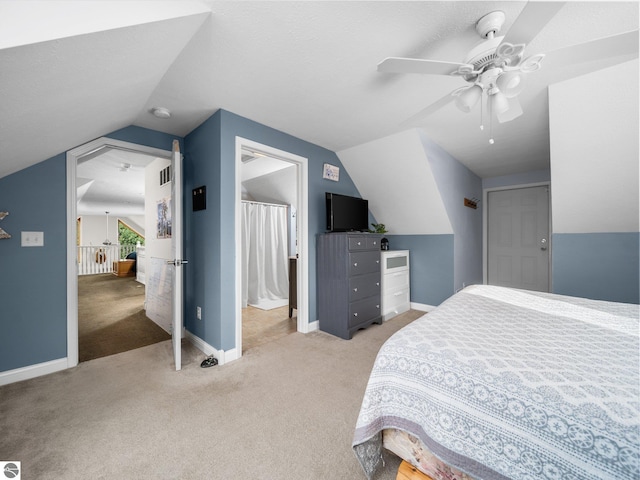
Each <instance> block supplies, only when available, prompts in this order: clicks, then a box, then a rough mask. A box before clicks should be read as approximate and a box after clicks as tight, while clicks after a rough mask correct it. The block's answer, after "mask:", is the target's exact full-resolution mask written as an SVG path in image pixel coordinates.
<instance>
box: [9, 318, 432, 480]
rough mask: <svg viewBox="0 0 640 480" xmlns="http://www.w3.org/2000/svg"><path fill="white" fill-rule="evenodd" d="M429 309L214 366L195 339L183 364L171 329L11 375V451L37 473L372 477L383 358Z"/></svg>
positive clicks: (385, 477)
mask: <svg viewBox="0 0 640 480" xmlns="http://www.w3.org/2000/svg"><path fill="white" fill-rule="evenodd" d="M421 314H422V313H421V312H415V311H410V312H407V313H405V314H403V315H400V316H398V317H396V318H394V319H391V320H389V321H387V322H385V323H384V324H383V325H374V326H371V327H370V328H368V329H366V330H362V331H359V332H357V333H356V334H355V335H354V337H353V339H352V340H342V339H339V338H336V337H333V336H331V335H328V334H325V333H323V332H314V333H310V334H307V335H303V334H300V333H293V334H290V335H287V336H285V337H282V338H280V339H278V340H275V341H272V342H270V343H267V344H264V345H261V346H259V347H256V348H253V349H251V350H249V351H248V352H247V354H246V355H244V356H243V357H242V358H241V359H240V360H237V361H235V362H231V363H229V364H227V365H222V366H220V365H219V366H216V367H211V368H208V369H203V368H200V362H201V361H202V359H203V358H204V355H203V354H202V353H201V352H199V351H197V350H196V349H194V348H193V347H192V346H190V345H189V344H184V346H183V359H184V368H183V370H182V371H181V372H175V371H173V370H172V368H173V360H172V356H171V342H170V341H166V342H161V343H157V344H154V345H150V346H147V347H143V348H140V349H137V350H133V351H130V352H126V353H121V354H118V355H112V356H109V357H104V358H99V359H96V360H91V361H89V362H85V363H82V364H80V365H79V366H78V367H76V368H72V369H69V370H65V371H62V372H58V373H54V374H51V375H47V376H44V377H40V378H36V379H32V380H28V381H25V382H19V383H15V384H12V385H7V386H4V387H0V432H2V434H1V435H0V458H1V459H2V460H4V461H8V460H13V461H21V462H22V468H23V477H22V478H24V479H30V480H31V479H56V480H57V479H67V480H75V479H82V480H84V479H112V478H126V479H213V480H216V479H220V480H223V479H224V480H230V479H252V480H253V479H269V480H276V479H318V480H320V479H322V480H326V479H340V480H344V479H364V478H365V477H364V474H363V473H362V470H361V468H360V465H359V463H358V461H357V459H356V457H355V456H354V454H353V451H352V448H351V441H352V438H353V430H354V426H355V422H356V418H357V415H358V412H359V409H360V403H361V401H362V395H363V393H364V389H365V386H366V382H367V379H368V375H369V372H370V371H371V366H372V364H373V361H374V359H375V355H376V353H377V351H378V349H379V347H380V346H381V345H382V343H383V342H384V341H385V340H386V339H387V338H388V337H389V336H390V335H391V334H392V333H393V332H395V331H396V330H398V329H399V328H401V327H402V326H404V325H406V324H407V323H409V322H410V321H412V320H413V319H415V318H416V317H418V316H420V315H421ZM398 465H399V461H398V459H396V458H390V459H389V460H388V461H387V464H386V468H385V470H384V472H382V474H381V475H380V476H379V477H378V478H379V479H381V480H392V479H394V478H395V475H396V471H397V467H398Z"/></svg>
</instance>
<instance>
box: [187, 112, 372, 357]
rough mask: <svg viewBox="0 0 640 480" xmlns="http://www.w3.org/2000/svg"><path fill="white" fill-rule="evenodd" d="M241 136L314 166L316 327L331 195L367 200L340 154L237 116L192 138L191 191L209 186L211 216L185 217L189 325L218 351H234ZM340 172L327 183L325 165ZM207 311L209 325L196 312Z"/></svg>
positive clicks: (207, 125)
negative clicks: (321, 243) (319, 256)
mask: <svg viewBox="0 0 640 480" xmlns="http://www.w3.org/2000/svg"><path fill="white" fill-rule="evenodd" d="M236 136H239V137H242V138H246V139H248V140H252V141H254V142H258V143H261V144H264V145H268V146H270V147H273V148H277V149H280V150H284V151H286V152H290V153H293V154H296V155H299V156H301V157H305V158H307V159H308V165H309V184H308V193H309V219H308V225H309V232H308V238H309V252H308V254H309V320H310V321H315V320H317V309H316V260H315V259H316V247H315V245H316V236H317V235H318V234H320V233H323V232H324V231H325V218H324V215H325V204H324V193H325V192H326V191H331V192H336V193H342V194H345V195H354V196H360V195H359V194H358V191H357V189H356V188H355V185H354V184H353V182H352V181H351V178H350V177H349V175H348V173H347V172H346V170H345V169H344V168H343V166H342V163H341V162H340V160H339V159H338V157H337V155H336V154H335V153H334V152H332V151H330V150H327V149H325V148H322V147H319V146H317V145H314V144H311V143H309V142H305V141H303V140H300V139H298V138H295V137H292V136H291V135H288V134H286V133H283V132H280V131H278V130H275V129H273V128H270V127H267V126H265V125H262V124H259V123H257V122H254V121H252V120H249V119H247V118H243V117H240V116H238V115H235V114H233V113H231V112H227V111H224V110H220V111H218V112H216V113H215V114H214V115H213V116H212V117H211V118H209V119H208V120H207V121H205V122H204V123H203V124H202V125H201V126H200V127H198V128H197V129H195V130H194V131H193V132H191V133H190V134H189V135H187V137H185V152H186V154H185V191H186V192H190V191H191V189H193V188H195V187H199V186H202V185H206V187H207V197H208V198H207V210H206V211H201V212H191V211H190V209H188V211H187V213H186V215H185V229H186V238H187V241H186V243H185V247H186V251H185V256H186V258H188V259H189V266H188V268H187V273H186V278H185V292H186V295H185V326H186V328H187V330H189V331H190V332H192V333H193V334H195V335H197V336H198V337H200V338H202V339H203V340H204V341H205V342H207V343H208V344H209V345H211V346H213V347H214V348H216V349H221V350H225V351H226V350H230V349H233V348H235V255H239V254H240V252H239V251H238V250H237V249H236V244H235V239H234V235H235V200H236V196H235V142H236ZM324 163H330V164H332V165H336V166H338V167H340V168H341V170H340V181H339V182H333V181H329V180H324V179H323V178H322V166H323V164H324ZM197 306H201V307H202V308H203V310H202V314H203V320H202V321H198V320H196V319H195V318H194V315H193V314H192V312H195V309H196V307H197Z"/></svg>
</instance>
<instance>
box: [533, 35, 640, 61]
mask: <svg viewBox="0 0 640 480" xmlns="http://www.w3.org/2000/svg"><path fill="white" fill-rule="evenodd" d="M637 56H638V30H633V31H631V32H626V33H621V34H619V35H612V36H610V37H604V38H599V39H597V40H592V41H590V42H585V43H579V44H577V45H572V46H570V47H564V48H559V49H558V50H553V51H551V52H549V53H547V54H546V55H545V57H544V60H543V61H542V68H543V69H544V70H547V69H548V70H550V71H553V70H554V69H557V68H562V67H567V66H569V67H570V66H571V65H576V64H579V63H585V62H592V61H597V60H611V59H612V58H614V57H624V58H621V61H626V60H631V59H632V58H636V57H637ZM607 65H608V66H610V62H607Z"/></svg>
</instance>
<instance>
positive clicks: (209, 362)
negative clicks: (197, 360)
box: [200, 355, 218, 368]
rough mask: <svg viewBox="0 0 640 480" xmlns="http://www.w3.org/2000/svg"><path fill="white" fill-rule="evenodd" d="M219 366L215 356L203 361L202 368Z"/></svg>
mask: <svg viewBox="0 0 640 480" xmlns="http://www.w3.org/2000/svg"><path fill="white" fill-rule="evenodd" d="M217 364H218V359H217V358H215V357H214V356H213V355H210V356H208V357H207V358H205V359H204V360H203V361H202V363H201V364H200V366H201V367H202V368H207V367H213V366H214V365H217Z"/></svg>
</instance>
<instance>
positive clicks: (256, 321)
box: [235, 137, 309, 357]
mask: <svg viewBox="0 0 640 480" xmlns="http://www.w3.org/2000/svg"><path fill="white" fill-rule="evenodd" d="M235 165H236V168H235V170H236V232H235V238H236V245H237V246H238V251H237V254H236V315H235V323H236V351H237V357H240V356H242V352H243V350H244V351H246V350H247V348H250V347H252V346H256V345H258V344H261V343H265V342H266V341H268V340H270V339H275V338H279V337H281V336H283V335H287V334H288V333H291V332H293V331H298V332H302V333H307V332H308V328H309V321H308V260H307V251H308V248H307V230H308V229H307V178H308V173H307V159H306V158H304V157H300V156H297V155H294V154H291V153H289V152H285V151H282V150H278V149H275V148H273V147H270V146H268V145H263V144H259V143H257V142H253V141H251V140H247V139H243V138H240V137H236V163H235ZM249 168H250V169H251V170H258V171H263V172H265V173H262V175H260V174H258V173H256V174H253V175H254V176H253V178H249V180H247V178H248V177H247V175H246V172H247V171H248V170H249ZM243 172H244V173H245V177H244V179H245V181H244V182H243ZM267 172H270V173H267ZM269 175H271V176H272V178H271V181H273V180H274V178H273V177H277V180H275V181H276V183H277V184H279V185H280V186H281V187H282V188H276V187H274V184H273V183H272V182H270V181H266V180H264V179H265V178H267V177H268V176H269ZM261 176H262V177H263V180H255V179H257V178H259V177H261ZM251 180H254V181H253V182H251ZM248 185H252V186H249V187H247V186H248ZM247 188H249V189H251V190H252V192H249V191H248V190H247ZM278 190H279V191H278ZM243 210H244V211H246V212H249V211H254V210H255V211H256V213H255V215H256V216H259V215H266V216H268V217H269V218H271V216H273V218H276V217H278V218H280V220H279V221H278V223H277V225H279V226H278V227H274V228H275V229H276V230H278V231H280V232H283V231H287V232H288V233H286V234H284V233H280V234H278V233H275V234H274V235H276V236H277V235H280V237H279V238H282V236H283V235H286V237H287V240H286V243H287V245H282V242H276V243H280V248H279V249H278V253H277V254H275V255H274V258H275V260H274V261H275V262H276V263H277V266H275V267H274V270H273V271H274V272H275V273H274V275H275V276H276V277H279V278H280V281H276V282H274V284H272V285H266V286H265V285H259V286H257V287H256V289H257V290H259V291H258V292H257V293H256V292H253V293H252V292H251V290H252V289H251V288H249V287H248V283H249V282H247V281H246V280H248V278H247V272H248V269H249V267H248V263H249V262H253V263H255V262H256V260H254V258H253V257H252V258H251V259H250V258H249V257H248V256H247V254H245V255H243V254H242V245H243V244H244V245H245V247H246V251H247V252H248V251H249V247H248V246H246V245H247V244H248V243H249V239H248V235H249V234H248V231H249V228H248V226H245V228H243V224H244V223H245V220H247V224H248V217H247V216H246V215H245V214H244V213H243ZM258 211H259V212H258ZM258 221H260V220H258ZM282 222H285V223H286V226H282V225H283V223H282ZM260 236H264V235H259V237H260ZM257 241H258V242H260V241H262V238H258V239H257ZM269 248H270V247H269ZM264 249H265V247H262V246H260V245H258V250H257V251H259V252H263V251H264ZM243 258H244V259H245V261H244V262H243ZM270 261H271V259H267V262H270ZM260 262H261V265H262V264H263V263H262V261H260ZM254 266H255V265H254ZM269 268H270V267H269ZM252 275H254V274H252ZM283 277H284V279H283ZM251 278H252V280H256V278H255V277H251ZM252 283H254V284H255V283H258V282H257V280H256V281H255V282H252ZM254 286H255V285H254ZM283 299H284V300H283ZM243 317H244V322H243ZM243 323H244V325H243ZM243 334H244V335H243ZM243 337H244V339H243ZM245 343H246V345H245Z"/></svg>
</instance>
